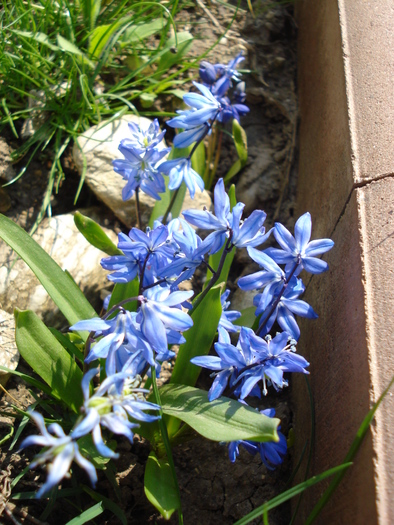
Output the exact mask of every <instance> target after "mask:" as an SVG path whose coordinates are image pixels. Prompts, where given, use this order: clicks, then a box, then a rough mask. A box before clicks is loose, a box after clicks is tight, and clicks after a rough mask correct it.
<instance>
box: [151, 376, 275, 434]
mask: <svg viewBox="0 0 394 525" xmlns="http://www.w3.org/2000/svg"><path fill="white" fill-rule="evenodd" d="M160 397H161V402H162V408H163V412H164V413H165V414H167V415H170V416H174V417H176V418H179V419H180V420H181V421H183V422H185V423H187V424H188V425H189V426H191V427H192V428H193V429H194V430H195V431H196V432H198V433H199V434H201V435H202V436H204V437H206V438H207V439H211V440H213V441H237V440H239V439H249V440H252V441H278V440H279V438H278V434H277V432H276V429H277V427H278V425H279V423H280V420H279V419H276V418H271V417H267V416H264V415H263V414H260V413H259V412H257V411H256V410H254V409H253V408H250V407H248V406H245V405H242V403H239V401H236V400H234V399H229V398H227V397H224V396H222V397H220V398H219V399H216V400H215V401H208V393H207V392H205V391H204V390H200V389H199V388H194V387H191V386H184V385H164V386H162V387H161V388H160Z"/></svg>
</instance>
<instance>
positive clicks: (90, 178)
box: [73, 115, 211, 228]
mask: <svg viewBox="0 0 394 525" xmlns="http://www.w3.org/2000/svg"><path fill="white" fill-rule="evenodd" d="M128 122H136V123H137V124H139V125H140V126H141V127H142V128H143V129H147V128H148V127H149V125H150V124H151V122H152V121H151V120H149V119H147V118H144V117H137V116H135V115H125V116H124V117H122V118H121V119H118V120H115V121H112V122H109V121H104V122H102V123H101V124H98V125H96V126H93V127H91V128H90V129H89V130H87V131H86V132H85V133H84V134H83V135H82V136H80V137H78V139H77V140H76V142H75V144H74V148H73V159H74V162H75V165H76V166H77V168H78V171H79V173H80V174H82V171H83V164H84V157H85V159H86V165H87V170H86V178H85V180H86V183H87V184H88V186H89V187H90V188H91V190H92V191H93V192H94V193H95V194H96V196H97V197H98V198H99V199H100V200H102V201H103V202H104V203H105V204H106V205H107V206H108V207H109V208H110V209H111V210H112V211H113V212H114V214H115V215H116V216H117V217H118V219H119V220H121V221H122V222H123V224H125V225H126V226H127V227H129V228H131V227H132V226H135V224H136V213H135V199H134V198H132V199H130V200H128V201H123V200H122V187H123V186H124V184H125V183H124V181H123V180H122V178H121V176H120V175H118V174H117V173H115V171H114V170H113V168H112V161H113V160H115V159H118V158H123V156H122V155H121V153H120V152H119V150H118V146H119V143H120V141H121V140H122V139H124V138H126V137H128V136H129V133H130V132H129V128H128V125H127V124H128ZM139 200H140V207H141V219H142V223H143V224H147V223H148V221H149V217H150V214H151V211H152V209H153V206H154V205H155V202H156V201H155V200H154V199H153V198H152V197H149V196H148V195H146V194H145V193H142V192H140V194H139ZM203 206H206V207H207V208H210V206H211V199H210V197H209V194H208V193H207V192H206V191H204V192H203V193H200V192H199V191H198V192H196V196H195V198H194V200H192V199H191V198H190V196H189V192H188V191H187V192H186V197H185V201H184V204H183V207H182V209H187V208H196V209H201V208H202V207H203Z"/></svg>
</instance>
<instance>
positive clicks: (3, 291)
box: [0, 212, 117, 327]
mask: <svg viewBox="0 0 394 525" xmlns="http://www.w3.org/2000/svg"><path fill="white" fill-rule="evenodd" d="M85 213H86V215H89V213H88V212H85ZM90 216H92V215H91V214H90ZM103 229H104V230H105V231H106V233H107V235H108V236H109V237H110V238H111V240H112V241H113V242H115V243H116V241H117V239H116V235H115V233H114V232H112V231H110V230H107V229H106V228H103ZM34 239H35V240H36V241H37V242H38V244H39V245H40V246H41V247H42V248H44V250H45V251H46V252H47V253H49V254H50V255H51V256H52V257H53V259H54V260H55V261H56V262H57V263H58V264H59V265H60V266H61V268H62V269H63V270H67V271H68V272H69V273H70V274H71V276H72V277H73V279H74V280H75V282H76V283H77V284H78V285H79V286H80V288H81V289H82V291H83V292H84V293H85V295H86V297H87V298H88V300H89V301H90V302H92V303H93V302H94V301H96V303H97V301H99V299H98V296H99V294H98V293H97V292H98V290H100V289H101V288H103V287H104V286H105V285H107V284H108V281H107V277H106V276H107V272H105V271H104V270H103V269H102V268H101V266H100V260H101V259H102V257H104V256H105V254H104V253H103V252H101V251H99V250H98V249H97V248H94V247H93V246H91V245H90V244H89V243H88V242H87V241H86V239H85V238H84V237H83V235H82V234H81V233H79V231H78V230H77V228H76V226H75V225H74V220H73V215H72V214H67V215H58V216H57V217H52V218H50V219H44V220H43V221H42V223H41V224H40V226H39V227H38V230H37V232H36V233H35V234H34ZM0 303H1V306H2V308H3V309H5V310H6V311H8V312H12V311H13V309H14V308H15V307H18V308H19V309H21V310H26V309H29V310H33V311H34V312H36V313H37V314H38V315H40V316H41V317H42V318H43V320H44V321H45V322H46V324H48V325H51V326H55V325H56V326H57V327H63V326H64V324H65V321H64V318H63V317H62V316H61V314H60V313H59V310H58V309H57V307H56V306H55V304H54V303H53V301H52V300H51V299H50V297H49V296H48V294H47V292H46V290H45V289H44V288H43V286H41V284H40V283H39V281H38V279H37V278H36V277H35V275H34V274H33V272H32V271H31V270H30V269H29V268H28V267H27V266H26V264H25V263H24V262H23V261H22V260H21V259H18V260H16V255H15V253H14V252H12V250H11V249H10V248H9V247H8V246H7V245H6V244H5V243H1V244H0ZM93 306H95V307H96V308H98V309H99V308H100V307H101V304H93Z"/></svg>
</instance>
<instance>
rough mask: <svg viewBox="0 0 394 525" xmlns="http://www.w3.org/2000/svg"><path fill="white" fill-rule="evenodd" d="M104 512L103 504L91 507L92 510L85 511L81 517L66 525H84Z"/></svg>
mask: <svg viewBox="0 0 394 525" xmlns="http://www.w3.org/2000/svg"><path fill="white" fill-rule="evenodd" d="M103 512H104V508H103V504H102V503H101V501H100V503H97V505H94V506H93V507H90V509H88V510H85V512H82V514H80V515H79V516H77V517H76V518H74V519H72V520H70V521H68V522H67V523H66V525H83V523H88V522H89V521H92V520H93V519H94V518H97V516H99V515H100V514H102V513H103Z"/></svg>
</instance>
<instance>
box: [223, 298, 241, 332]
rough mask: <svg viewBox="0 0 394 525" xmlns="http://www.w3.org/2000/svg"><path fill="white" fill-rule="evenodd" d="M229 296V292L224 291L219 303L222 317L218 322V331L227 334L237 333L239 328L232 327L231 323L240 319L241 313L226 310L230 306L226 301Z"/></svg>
mask: <svg viewBox="0 0 394 525" xmlns="http://www.w3.org/2000/svg"><path fill="white" fill-rule="evenodd" d="M229 295H230V290H226V291H225V292H224V293H223V294H222V295H221V297H220V302H221V304H222V315H221V317H220V320H219V326H218V330H219V331H220V330H222V329H224V330H226V331H227V332H239V331H240V329H241V327H240V326H234V325H233V321H235V320H236V319H239V318H240V317H241V315H242V314H241V312H238V311H237V310H228V308H229V306H230V301H227V299H228V296H229Z"/></svg>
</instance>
